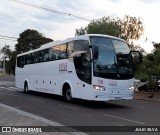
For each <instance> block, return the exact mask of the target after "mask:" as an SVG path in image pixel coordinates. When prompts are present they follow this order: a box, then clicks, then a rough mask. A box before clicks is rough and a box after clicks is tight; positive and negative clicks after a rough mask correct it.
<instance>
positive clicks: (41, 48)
mask: <svg viewBox="0 0 160 135" xmlns="http://www.w3.org/2000/svg"><path fill="white" fill-rule="evenodd" d="M91 36H96V37H108V38H113V39H118V40H121V41H124V40H123V39H120V38H118V37H114V36H110V35H104V34H85V35H80V36H75V37H72V38H67V39H65V40H57V41H53V42H49V43H46V44H43V45H42V46H41V47H39V48H37V49H34V50H30V51H28V52H24V53H21V54H18V55H17V56H22V55H25V54H29V53H33V52H36V51H40V50H43V49H47V48H50V47H52V46H56V45H60V44H64V43H67V42H71V41H74V40H82V39H83V40H84V39H86V40H89V37H91Z"/></svg>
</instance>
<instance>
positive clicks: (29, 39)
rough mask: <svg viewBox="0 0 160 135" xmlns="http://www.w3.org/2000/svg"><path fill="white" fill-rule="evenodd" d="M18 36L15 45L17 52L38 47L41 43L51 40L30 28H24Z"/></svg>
mask: <svg viewBox="0 0 160 135" xmlns="http://www.w3.org/2000/svg"><path fill="white" fill-rule="evenodd" d="M19 36H20V37H19V38H18V44H16V45H15V50H16V52H17V53H18V54H19V53H22V52H27V51H29V50H32V49H36V48H39V47H40V46H41V45H42V44H45V43H48V42H52V41H53V40H52V39H50V38H46V37H44V36H43V35H42V34H41V33H39V32H38V31H36V30H31V29H27V30H25V31H24V32H22V33H21V34H20V35H19Z"/></svg>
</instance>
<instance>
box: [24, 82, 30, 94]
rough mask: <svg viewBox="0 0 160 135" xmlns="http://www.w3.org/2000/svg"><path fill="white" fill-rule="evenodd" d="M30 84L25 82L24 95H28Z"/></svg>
mask: <svg viewBox="0 0 160 135" xmlns="http://www.w3.org/2000/svg"><path fill="white" fill-rule="evenodd" d="M28 91H29V90H28V83H27V82H26V81H25V83H24V93H28Z"/></svg>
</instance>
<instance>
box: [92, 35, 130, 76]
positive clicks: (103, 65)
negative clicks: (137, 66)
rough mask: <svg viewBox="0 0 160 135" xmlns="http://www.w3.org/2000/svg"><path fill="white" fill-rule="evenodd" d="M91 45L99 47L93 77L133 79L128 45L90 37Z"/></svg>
mask: <svg viewBox="0 0 160 135" xmlns="http://www.w3.org/2000/svg"><path fill="white" fill-rule="evenodd" d="M90 40H91V44H92V45H93V46H98V47H99V56H98V59H97V60H94V62H93V64H94V76H97V77H103V78H107V79H130V78H133V64H132V59H131V55H130V50H129V48H128V45H127V44H126V43H125V42H124V41H122V40H118V39H114V38H107V37H90Z"/></svg>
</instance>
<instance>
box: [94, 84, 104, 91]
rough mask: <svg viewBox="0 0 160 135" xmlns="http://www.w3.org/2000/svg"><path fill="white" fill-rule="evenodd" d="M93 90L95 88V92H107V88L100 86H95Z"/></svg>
mask: <svg viewBox="0 0 160 135" xmlns="http://www.w3.org/2000/svg"><path fill="white" fill-rule="evenodd" d="M93 88H94V89H95V90H103V91H105V90H106V89H105V87H103V86H99V85H93Z"/></svg>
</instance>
